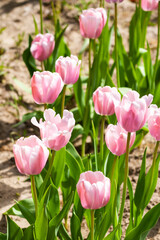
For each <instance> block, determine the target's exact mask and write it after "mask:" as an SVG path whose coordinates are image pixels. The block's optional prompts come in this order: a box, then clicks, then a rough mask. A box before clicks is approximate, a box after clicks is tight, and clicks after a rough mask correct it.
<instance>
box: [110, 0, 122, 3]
mask: <svg viewBox="0 0 160 240" xmlns="http://www.w3.org/2000/svg"><path fill="white" fill-rule="evenodd" d="M106 2H108V3H120V2H123V0H106Z"/></svg>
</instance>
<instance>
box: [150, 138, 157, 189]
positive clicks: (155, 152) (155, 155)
mask: <svg viewBox="0 0 160 240" xmlns="http://www.w3.org/2000/svg"><path fill="white" fill-rule="evenodd" d="M158 146H159V141H157V143H156V146H155V150H154V154H153V162H152V173H151V182H150V187H151V186H152V184H153V178H154V169H155V165H156V158H157V151H158ZM148 192H149V191H148Z"/></svg>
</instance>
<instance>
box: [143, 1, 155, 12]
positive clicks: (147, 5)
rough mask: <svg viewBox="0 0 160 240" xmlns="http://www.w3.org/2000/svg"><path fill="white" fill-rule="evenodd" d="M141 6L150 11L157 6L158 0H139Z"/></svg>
mask: <svg viewBox="0 0 160 240" xmlns="http://www.w3.org/2000/svg"><path fill="white" fill-rule="evenodd" d="M141 8H142V9H143V10H144V11H152V10H155V9H157V8H158V0H141Z"/></svg>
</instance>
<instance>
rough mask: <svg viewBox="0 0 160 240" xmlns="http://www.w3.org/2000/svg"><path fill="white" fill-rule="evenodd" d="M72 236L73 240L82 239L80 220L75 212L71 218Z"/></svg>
mask: <svg viewBox="0 0 160 240" xmlns="http://www.w3.org/2000/svg"><path fill="white" fill-rule="evenodd" d="M71 236H72V240H77V239H82V236H81V224H80V220H79V218H78V217H77V215H76V213H75V212H74V211H73V213H72V217H71Z"/></svg>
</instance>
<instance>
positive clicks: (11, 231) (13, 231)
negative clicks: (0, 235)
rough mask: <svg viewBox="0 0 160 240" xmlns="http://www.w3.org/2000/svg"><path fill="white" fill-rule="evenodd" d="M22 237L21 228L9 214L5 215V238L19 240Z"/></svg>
mask: <svg viewBox="0 0 160 240" xmlns="http://www.w3.org/2000/svg"><path fill="white" fill-rule="evenodd" d="M22 237H23V231H22V229H21V228H20V227H19V226H18V225H17V224H16V223H15V222H14V221H13V220H12V219H11V218H10V217H9V216H7V240H13V239H14V240H21V239H22Z"/></svg>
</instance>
